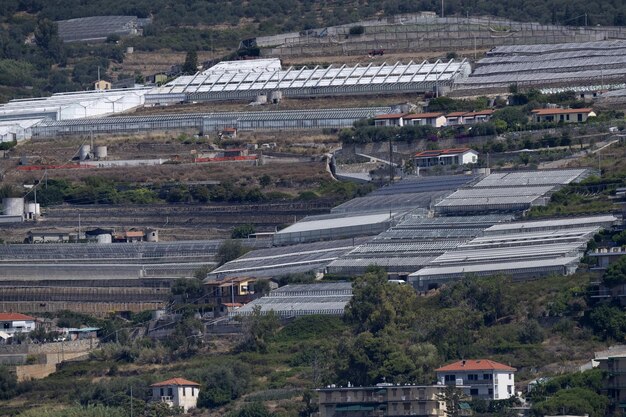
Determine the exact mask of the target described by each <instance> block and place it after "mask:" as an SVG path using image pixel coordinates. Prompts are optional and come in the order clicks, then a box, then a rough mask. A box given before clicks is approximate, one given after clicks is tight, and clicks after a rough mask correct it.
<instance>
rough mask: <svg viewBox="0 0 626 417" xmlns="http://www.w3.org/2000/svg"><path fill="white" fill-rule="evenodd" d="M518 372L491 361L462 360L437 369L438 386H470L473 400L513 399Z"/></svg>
mask: <svg viewBox="0 0 626 417" xmlns="http://www.w3.org/2000/svg"><path fill="white" fill-rule="evenodd" d="M516 371H517V369H515V368H513V367H511V366H508V365H504V364H502V363H499V362H496V361H492V360H491V359H468V360H460V361H457V362H454V363H451V364H448V365H445V366H442V367H441V368H438V369H435V372H436V373H437V383H438V384H440V385H454V386H469V388H470V390H469V391H470V395H471V396H472V398H482V399H485V400H506V399H508V398H511V397H513V396H514V395H515V372H516Z"/></svg>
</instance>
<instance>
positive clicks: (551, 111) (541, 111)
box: [532, 107, 593, 116]
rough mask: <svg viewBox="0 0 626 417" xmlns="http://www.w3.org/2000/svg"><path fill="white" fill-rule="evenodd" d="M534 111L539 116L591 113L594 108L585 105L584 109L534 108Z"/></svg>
mask: <svg viewBox="0 0 626 417" xmlns="http://www.w3.org/2000/svg"><path fill="white" fill-rule="evenodd" d="M532 112H533V113H534V114H536V115H538V116H550V115H553V114H572V113H574V114H578V113H587V114H588V113H591V112H593V109H591V108H588V107H585V108H583V109H534V110H532Z"/></svg>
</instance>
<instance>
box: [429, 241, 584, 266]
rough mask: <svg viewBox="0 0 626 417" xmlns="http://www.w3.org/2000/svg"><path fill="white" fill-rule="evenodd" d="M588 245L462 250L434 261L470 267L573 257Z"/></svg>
mask: <svg viewBox="0 0 626 417" xmlns="http://www.w3.org/2000/svg"><path fill="white" fill-rule="evenodd" d="M586 245H587V241H586V240H583V241H578V242H566V243H555V244H546V245H533V244H531V245H527V246H513V247H499V248H498V247H496V248H487V249H481V248H460V249H457V250H452V251H449V252H446V253H444V254H443V255H441V256H439V257H437V258H436V259H435V260H433V262H432V264H434V265H446V264H447V265H469V264H470V263H481V262H490V261H494V262H497V261H502V260H511V261H512V260H521V259H527V260H534V259H539V258H548V257H552V258H556V257H560V256H567V255H570V256H573V255H574V254H577V253H578V252H580V251H581V250H584V248H585V247H586Z"/></svg>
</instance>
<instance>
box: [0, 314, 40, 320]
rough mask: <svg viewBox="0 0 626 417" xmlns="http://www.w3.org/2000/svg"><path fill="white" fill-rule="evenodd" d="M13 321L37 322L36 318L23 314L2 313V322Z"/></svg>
mask: <svg viewBox="0 0 626 417" xmlns="http://www.w3.org/2000/svg"><path fill="white" fill-rule="evenodd" d="M13 320H35V318H34V317H31V316H27V315H26V314H21V313H0V321H13Z"/></svg>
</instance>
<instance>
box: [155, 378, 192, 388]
mask: <svg viewBox="0 0 626 417" xmlns="http://www.w3.org/2000/svg"><path fill="white" fill-rule="evenodd" d="M168 385H179V386H181V385H185V386H190V385H193V386H196V387H199V386H200V384H198V383H197V382H193V381H190V380H188V379H185V378H172V379H168V380H167V381H163V382H157V383H156V384H152V385H150V386H151V387H165V386H168Z"/></svg>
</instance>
